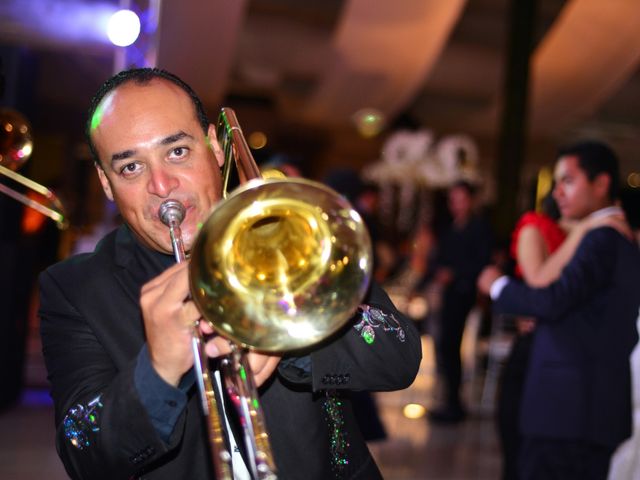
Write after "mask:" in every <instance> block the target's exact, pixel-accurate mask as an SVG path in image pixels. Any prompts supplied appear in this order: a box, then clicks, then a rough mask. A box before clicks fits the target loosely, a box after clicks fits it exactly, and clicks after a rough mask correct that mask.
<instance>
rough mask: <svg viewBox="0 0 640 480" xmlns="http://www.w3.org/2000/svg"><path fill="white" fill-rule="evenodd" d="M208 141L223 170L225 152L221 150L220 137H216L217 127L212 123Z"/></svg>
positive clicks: (208, 132) (208, 131)
mask: <svg viewBox="0 0 640 480" xmlns="http://www.w3.org/2000/svg"><path fill="white" fill-rule="evenodd" d="M207 141H208V142H209V148H211V151H212V152H213V154H214V155H215V157H216V161H217V162H218V166H219V167H220V168H222V166H223V165H224V152H223V151H222V148H220V144H219V143H218V137H217V136H216V127H215V126H214V125H213V124H212V123H210V124H209V129H208V130H207Z"/></svg>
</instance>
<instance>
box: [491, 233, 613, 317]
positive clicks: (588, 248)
mask: <svg viewBox="0 0 640 480" xmlns="http://www.w3.org/2000/svg"><path fill="white" fill-rule="evenodd" d="M616 235H618V234H617V233H616V232H615V231H614V230H613V229H611V228H599V229H595V230H593V231H591V232H589V233H588V234H587V235H586V236H585V237H584V239H583V240H582V242H581V243H580V245H579V246H578V249H577V250H576V253H575V254H574V256H573V258H572V259H571V261H570V262H569V263H568V264H567V266H566V267H565V268H564V270H563V271H562V274H561V276H560V278H559V279H558V280H557V281H556V282H554V283H553V284H551V285H550V286H548V287H546V288H539V289H536V288H531V287H528V286H527V285H525V284H524V283H522V282H519V281H515V280H513V279H511V280H510V281H509V282H508V283H507V285H506V286H505V287H504V289H503V290H502V292H501V293H500V295H499V296H498V298H496V299H495V300H494V302H493V308H494V311H495V312H497V313H510V314H517V315H529V316H533V317H536V318H538V319H539V320H540V321H547V322H554V321H557V320H558V319H561V318H563V317H565V316H566V313H567V312H568V311H570V310H572V309H574V308H575V307H577V306H580V305H583V304H584V303H586V302H588V301H589V299H590V298H591V297H592V296H593V294H594V293H595V292H597V291H599V290H601V289H603V288H604V287H606V286H607V284H608V283H609V282H611V276H612V271H613V268H614V267H615V261H616V255H617V253H616V249H615V248H614V246H615V244H616V239H615V236H616Z"/></svg>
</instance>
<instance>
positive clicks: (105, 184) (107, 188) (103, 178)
mask: <svg viewBox="0 0 640 480" xmlns="http://www.w3.org/2000/svg"><path fill="white" fill-rule="evenodd" d="M95 167H96V171H97V172H98V178H99V179H100V184H101V185H102V190H104V194H105V195H106V196H107V198H108V199H109V200H111V201H112V202H113V192H112V191H111V183H109V179H108V178H107V174H106V173H104V170H103V169H102V167H101V166H100V165H98V164H97V163H96V164H95Z"/></svg>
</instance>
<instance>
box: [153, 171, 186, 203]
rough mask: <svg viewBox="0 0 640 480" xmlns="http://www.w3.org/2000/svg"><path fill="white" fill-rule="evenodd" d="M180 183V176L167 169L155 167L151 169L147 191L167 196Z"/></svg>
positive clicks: (163, 196)
mask: <svg viewBox="0 0 640 480" xmlns="http://www.w3.org/2000/svg"><path fill="white" fill-rule="evenodd" d="M179 184H180V182H179V181H178V178H177V177H176V176H175V175H173V174H172V173H171V172H169V171H167V169H165V168H155V169H152V170H151V175H150V177H149V182H148V184H147V191H148V192H149V193H151V194H153V195H157V196H158V197H161V198H166V197H168V196H169V195H170V194H171V192H173V190H175V189H176V188H177V187H178V185H179Z"/></svg>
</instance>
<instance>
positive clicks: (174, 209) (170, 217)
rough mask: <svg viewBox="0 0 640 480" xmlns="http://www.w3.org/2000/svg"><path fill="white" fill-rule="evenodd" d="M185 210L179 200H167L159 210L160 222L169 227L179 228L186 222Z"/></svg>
mask: <svg viewBox="0 0 640 480" xmlns="http://www.w3.org/2000/svg"><path fill="white" fill-rule="evenodd" d="M184 215H185V208H184V205H182V204H181V203H180V202H179V201H178V200H173V199H169V200H165V201H164V202H162V204H161V205H160V208H159V209H158V217H160V221H161V222H162V223H164V224H165V225H166V226H167V227H171V226H178V225H180V224H181V223H182V220H184Z"/></svg>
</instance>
